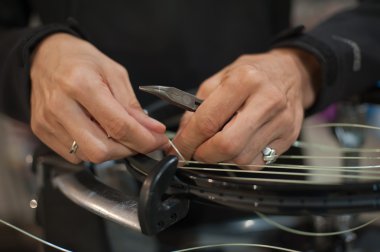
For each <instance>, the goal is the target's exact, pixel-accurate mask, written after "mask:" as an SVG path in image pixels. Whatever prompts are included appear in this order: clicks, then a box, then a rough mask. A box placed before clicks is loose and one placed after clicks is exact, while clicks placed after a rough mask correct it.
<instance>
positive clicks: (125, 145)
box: [31, 33, 319, 165]
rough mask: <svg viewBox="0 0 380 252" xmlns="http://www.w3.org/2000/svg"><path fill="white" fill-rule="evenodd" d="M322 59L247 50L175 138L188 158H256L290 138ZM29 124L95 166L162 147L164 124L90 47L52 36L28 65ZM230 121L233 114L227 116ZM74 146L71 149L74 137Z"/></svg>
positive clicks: (207, 85)
mask: <svg viewBox="0 0 380 252" xmlns="http://www.w3.org/2000/svg"><path fill="white" fill-rule="evenodd" d="M315 76H319V65H318V63H317V61H316V60H315V59H314V58H313V56H311V55H309V54H307V53H305V52H302V51H299V50H295V49H276V50H272V51H269V52H267V53H263V54H257V55H246V56H242V57H240V58H239V59H237V60H236V61H235V62H234V63H232V64H231V65H230V66H227V67H226V68H224V69H223V70H222V71H220V72H219V73H217V74H215V75H214V76H212V77H211V78H209V79H208V80H206V81H205V82H204V83H203V84H202V85H201V86H200V88H199V91H198V94H197V96H199V97H200V98H202V99H205V101H204V102H203V103H202V105H201V106H200V107H199V108H198V110H197V111H196V112H195V113H186V114H185V116H184V117H183V119H182V121H181V125H180V131H179V133H178V134H177V136H176V138H175V140H174V143H175V145H176V146H177V147H178V149H179V150H180V152H181V153H182V155H184V156H185V157H186V158H187V159H190V158H194V159H196V160H201V161H205V162H220V161H228V162H235V163H237V164H239V165H247V164H263V161H262V154H261V150H262V149H263V148H264V147H265V146H271V147H272V148H275V149H276V150H277V153H279V154H281V153H282V152H284V151H285V150H286V149H288V147H289V146H290V145H291V144H292V143H293V142H294V140H295V139H296V138H297V136H298V134H299V132H300V128H301V124H302V120H303V111H304V109H306V108H308V107H310V106H311V105H312V104H313V102H314V99H315V93H316V91H317V89H318V87H317V85H316V84H315V83H318V81H316V80H317V78H315ZM31 81H32V90H31V128H32V130H33V132H34V134H35V135H36V136H37V137H39V138H40V139H41V140H42V141H43V142H44V143H45V144H47V145H48V146H49V147H50V148H52V149H53V150H54V151H56V152H57V153H58V154H60V155H61V156H62V157H64V158H65V159H67V160H68V161H70V162H72V163H78V162H80V161H82V160H86V161H91V162H94V163H100V162H103V161H106V160H110V159H118V158H122V157H126V156H129V155H133V154H135V153H148V152H150V151H153V150H155V149H158V148H161V147H163V146H167V144H168V142H167V138H166V136H165V135H164V132H165V126H164V125H163V124H161V123H160V122H157V121H155V120H154V119H152V118H150V117H148V116H147V115H145V114H144V112H143V111H142V109H141V106H140V104H139V102H138V101H137V99H136V96H135V94H134V92H133V89H132V88H131V83H130V81H129V78H128V73H127V71H126V69H125V68H124V67H122V66H121V65H119V64H118V63H116V62H115V61H113V60H112V59H110V58H108V57H107V56H106V55H104V54H103V53H101V52H100V51H99V50H97V49H96V48H95V47H94V46H93V45H91V44H90V43H88V42H86V41H84V40H81V39H79V38H76V37H74V36H71V35H69V34H63V33H58V34H54V35H51V36H49V37H47V38H46V39H44V40H43V41H42V42H41V43H40V44H39V46H38V48H36V50H35V51H34V56H33V58H32V65H31ZM233 115H234V117H233V118H232V119H231V117H232V116H233ZM74 140H75V141H76V142H77V143H78V146H79V148H78V151H77V152H76V153H75V154H70V153H69V149H70V147H71V145H72V143H73V141H74Z"/></svg>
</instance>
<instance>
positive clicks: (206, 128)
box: [172, 48, 320, 167]
mask: <svg viewBox="0 0 380 252" xmlns="http://www.w3.org/2000/svg"><path fill="white" fill-rule="evenodd" d="M319 76H320V69H319V64H318V63H317V61H316V60H315V58H314V57H313V56H311V55H309V54H308V53H306V52H303V51H300V50H296V49H290V48H287V49H275V50H272V51H269V52H267V53H263V54H256V55H245V56H242V57H240V58H239V59H237V60H236V61H235V62H234V63H232V64H231V65H229V66H227V67H226V68H224V69H223V70H222V71H220V72H218V73H217V74H215V75H214V76H212V77H211V78H209V79H207V80H206V81H205V82H204V83H203V84H202V85H201V86H200V88H199V91H198V93H197V96H198V97H200V98H201V99H204V100H205V101H204V102H203V103H202V104H201V106H200V107H199V108H198V110H197V111H196V112H195V113H189V112H188V113H186V114H185V116H184V117H183V119H182V122H181V125H180V130H179V133H178V135H177V136H176V137H175V139H174V144H175V145H176V147H177V148H178V149H179V151H180V152H181V154H182V155H183V156H184V157H185V158H186V159H191V158H193V159H195V160H199V161H204V162H208V163H216V162H232V163H236V164H238V165H241V166H243V167H244V165H250V164H255V165H262V164H264V161H263V159H262V153H261V150H263V149H264V148H265V146H270V147H272V148H274V149H275V150H276V151H277V154H281V153H283V152H284V151H286V150H287V149H288V148H289V147H290V146H291V144H292V143H293V142H294V141H295V140H296V138H297V137H298V135H299V133H300V129H301V125H302V121H303V111H304V110H305V109H307V108H309V107H310V106H311V105H312V104H313V102H314V100H315V94H316V93H317V89H318V83H319V80H318V77H319ZM232 116H233V118H232V119H231V117H232ZM172 152H173V151H172Z"/></svg>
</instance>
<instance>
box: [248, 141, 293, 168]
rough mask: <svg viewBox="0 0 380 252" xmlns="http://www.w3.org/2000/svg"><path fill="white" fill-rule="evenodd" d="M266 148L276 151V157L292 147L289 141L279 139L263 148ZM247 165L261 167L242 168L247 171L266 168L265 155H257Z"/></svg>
mask: <svg viewBox="0 0 380 252" xmlns="http://www.w3.org/2000/svg"><path fill="white" fill-rule="evenodd" d="M265 147H270V148H272V149H274V150H275V151H276V155H278V156H279V155H281V154H282V153H284V152H285V151H286V150H287V149H289V147H290V145H289V143H288V142H287V141H285V140H284V139H280V138H279V139H277V140H274V141H272V142H271V143H268V144H267V145H265V146H264V147H263V149H264V148H265ZM246 164H251V165H259V167H252V166H246V167H244V166H242V168H245V169H251V170H252V169H253V170H259V169H260V166H261V167H264V166H265V164H266V161H265V160H264V155H263V154H262V153H261V152H260V153H259V154H258V155H256V157H255V158H254V159H253V160H252V161H250V162H248V163H246Z"/></svg>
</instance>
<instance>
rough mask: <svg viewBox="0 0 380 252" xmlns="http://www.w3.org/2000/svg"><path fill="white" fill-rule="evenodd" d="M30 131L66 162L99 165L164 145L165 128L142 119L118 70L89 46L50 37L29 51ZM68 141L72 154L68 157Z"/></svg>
mask: <svg viewBox="0 0 380 252" xmlns="http://www.w3.org/2000/svg"><path fill="white" fill-rule="evenodd" d="M31 81H32V90H31V128H32V131H33V132H34V134H35V135H36V136H37V137H38V138H40V139H41V140H42V141H43V142H44V143H45V144H46V145H48V146H49V147H50V148H52V149H53V150H54V151H55V152H57V153H58V154H60V155H61V156H62V157H64V158H65V159H66V160H68V161H70V162H72V163H79V162H80V161H82V160H86V161H91V162H95V163H100V162H103V161H106V160H110V159H118V158H122V157H125V156H129V155H132V154H134V153H136V152H139V153H148V152H150V151H152V150H155V149H157V148H160V147H161V146H163V145H165V144H167V137H166V136H165V135H164V132H165V126H164V125H163V124H161V123H160V122H158V121H155V120H154V119H152V118H149V117H148V116H147V115H145V114H144V112H143V110H142V109H141V106H140V104H139V102H138V101H137V99H136V97H135V95H134V93H133V90H132V88H131V83H130V81H129V77H128V73H127V71H126V69H125V68H124V67H122V66H121V65H119V64H118V63H116V62H115V61H113V60H112V59H110V58H108V57H107V56H106V55H104V54H103V53H101V52H100V51H99V50H97V49H96V48H95V47H94V46H93V45H91V44H90V43H88V42H86V41H84V40H81V39H79V38H76V37H74V36H71V35H69V34H63V33H62V34H54V35H51V36H49V37H47V38H46V39H44V40H43V41H42V42H41V43H40V44H39V46H38V48H37V49H36V50H35V51H34V56H33V59H32V66H31ZM73 140H75V141H76V142H77V143H78V146H79V148H78V151H77V152H76V153H75V154H70V153H69V149H70V147H71V145H72V142H73Z"/></svg>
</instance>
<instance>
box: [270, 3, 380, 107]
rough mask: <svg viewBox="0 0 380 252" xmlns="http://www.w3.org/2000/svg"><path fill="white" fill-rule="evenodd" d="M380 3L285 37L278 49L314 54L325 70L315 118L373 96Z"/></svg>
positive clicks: (379, 54)
mask: <svg viewBox="0 0 380 252" xmlns="http://www.w3.org/2000/svg"><path fill="white" fill-rule="evenodd" d="M379 44H380V2H379V1H361V2H360V4H359V6H358V7H356V8H354V9H352V10H348V11H345V12H342V13H339V14H336V15H334V16H333V17H332V18H330V19H328V20H326V21H325V22H323V23H321V24H320V25H319V26H317V27H316V28H314V29H312V30H311V31H309V32H307V33H305V34H303V33H302V32H301V30H300V29H299V28H297V29H294V30H293V32H288V33H286V34H283V35H282V36H281V37H279V38H277V40H276V41H275V42H274V47H296V48H301V49H304V50H306V51H309V52H310V53H312V54H314V55H315V56H316V58H317V59H318V60H319V62H320V63H321V66H322V75H323V78H322V79H323V83H322V87H321V92H320V93H319V95H318V97H317V101H316V102H315V104H314V105H313V106H312V108H310V109H309V110H308V111H307V114H312V113H315V112H318V111H321V110H322V109H324V108H325V107H326V106H328V105H329V104H331V103H333V102H335V101H339V100H342V99H344V98H348V97H351V96H354V95H360V94H365V93H366V92H372V91H373V88H374V87H375V86H376V83H377V81H379V80H380V72H379V67H380V46H379Z"/></svg>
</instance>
